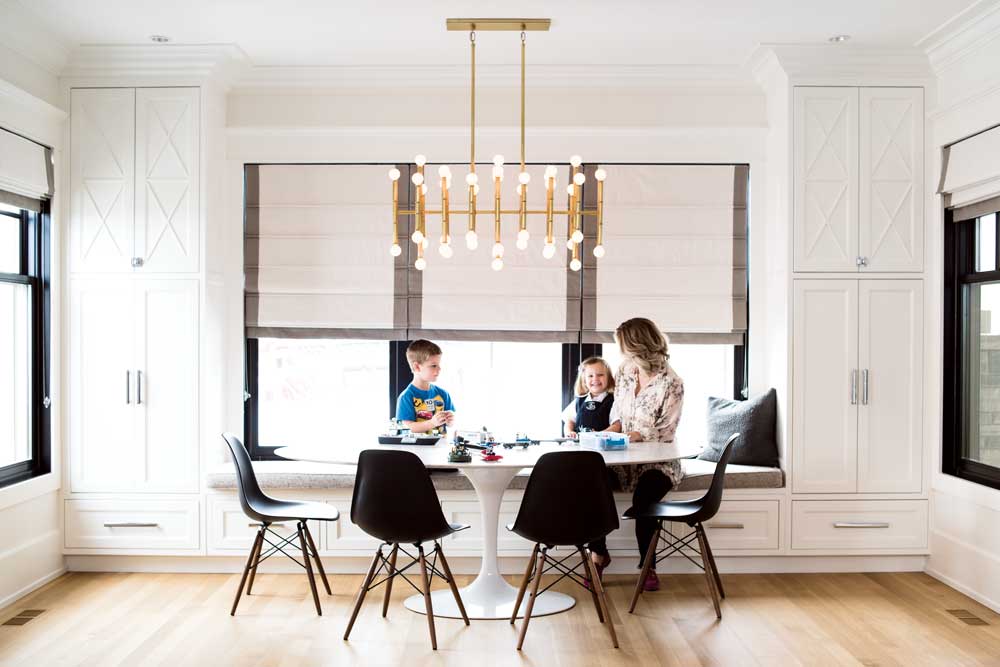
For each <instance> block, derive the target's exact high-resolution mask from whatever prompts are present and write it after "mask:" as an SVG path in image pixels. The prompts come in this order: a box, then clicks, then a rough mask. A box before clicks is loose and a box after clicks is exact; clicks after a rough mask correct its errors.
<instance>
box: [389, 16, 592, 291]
mask: <svg viewBox="0 0 1000 667" xmlns="http://www.w3.org/2000/svg"><path fill="white" fill-rule="evenodd" d="M550 23H551V21H550V20H549V19H448V22H447V24H448V30H462V31H465V30H468V31H469V44H470V47H471V50H472V77H471V79H472V84H471V123H470V126H471V141H470V149H469V152H470V155H469V173H468V174H466V176H465V183H466V185H467V188H468V202H469V203H468V208H466V209H464V210H457V209H452V208H451V207H450V203H449V202H450V197H449V191H450V189H451V177H452V175H451V169H450V168H449V167H448V166H447V165H442V166H441V167H440V168H439V169H438V177H439V179H440V187H441V208H440V209H436V210H431V209H428V208H427V203H426V198H427V182H426V178H425V176H424V167H425V165H426V164H427V158H426V157H424V156H423V155H417V156H416V157H415V158H414V159H413V161H414V163H415V164H416V165H417V171H416V173H414V174H413V176H412V179H411V180H412V182H413V185H414V186H415V187H416V197H415V199H414V205H413V208H412V209H400V208H399V177H400V172H399V169H396V168H392V169H390V170H389V179H390V180H391V181H392V246H391V247H390V249H389V252H390V254H392V256H393V257H397V256H399V255H400V254H401V253H402V251H403V250H402V248H401V247H400V245H399V216H401V215H412V216H414V218H415V220H416V225H415V230H414V232H413V235H412V236H411V237H410V240H412V241H413V243H415V244H416V246H417V259H416V261H415V262H414V267H415V268H416V269H417V270H419V271H423V270H424V268H426V266H427V260H426V259H425V258H424V250H425V249H426V248H427V246H428V245H429V241H428V238H427V215H428V214H430V215H440V216H441V241H440V245H439V247H438V251H439V252H440V254H441V256H442V257H444V258H445V259H447V258H449V257H451V256H452V255H453V254H454V251H453V249H452V246H451V215H452V214H460V215H468V217H469V228H468V231H467V232H466V233H465V243H466V247H468V249H469V250H475V249H476V248H477V247H478V245H479V239H478V235H477V233H476V217H477V216H479V215H483V216H486V215H490V214H492V216H493V250H492V256H493V261H492V262H491V264H490V265H491V266H492V268H493V270H494V271H499V270H501V269H502V268H503V255H504V247H503V243H502V242H501V240H500V223H501V217H502V216H504V215H517V216H518V232H517V247H518V249H519V250H524V249H526V248H527V247H528V240H529V238H530V234H529V233H528V216H531V215H544V216H545V245H544V246H543V247H542V255H543V256H544V257H545V258H546V259H551V258H552V257H553V256H555V253H556V247H555V238H554V236H553V234H554V231H553V218H554V217H555V216H557V215H565V216H566V248H567V249H568V250H569V251H570V263H569V267H570V269H572V270H573V271H579V270H580V268H581V266H582V262H581V261H580V252H581V243H582V242H583V216H591V217H596V218H597V244H596V245H595V246H594V251H593V252H594V257H597V258H601V257H603V256H604V179H605V178H606V177H607V173H606V172H605V171H604V169H597V170H596V171H595V172H594V178H595V180H596V181H597V206H596V207H595V208H592V209H587V208H585V207H584V205H583V199H582V186H583V184H584V183H585V182H586V180H587V179H586V176H585V175H584V173H583V168H582V164H583V160H582V159H581V158H580V156H579V155H574V156H572V157H571V158H570V160H569V162H570V166H571V168H572V170H571V174H570V181H569V183H568V184H567V185H566V194H567V204H566V210H556V208H555V205H554V201H555V190H556V174H557V170H556V167H555V166H554V165H548V166H547V167H545V172H544V179H545V202H546V203H545V209H544V210H530V209H528V203H527V202H528V184H529V183H530V182H531V175H530V174H529V173H528V172H527V170H526V169H525V160H524V154H525V153H524V81H525V65H524V63H525V60H524V53H525V33H527V31H529V30H544V31H547V30H548V29H549V25H550ZM477 30H489V31H496V30H499V31H508V32H517V31H520V33H521V165H520V167H521V169H520V172H519V173H518V176H517V180H518V185H517V194H518V197H519V201H520V205H519V206H518V208H516V209H502V208H501V206H500V193H501V184H502V182H503V179H504V169H503V165H504V159H503V156H502V155H496V156H494V157H493V208H491V209H480V208H478V207H477V197H478V195H479V176H478V175H477V174H476V31H477Z"/></svg>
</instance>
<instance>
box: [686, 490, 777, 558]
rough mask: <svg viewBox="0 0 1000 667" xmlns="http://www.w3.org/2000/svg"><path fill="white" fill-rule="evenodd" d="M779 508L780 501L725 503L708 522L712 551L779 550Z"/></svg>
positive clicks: (706, 528)
mask: <svg viewBox="0 0 1000 667" xmlns="http://www.w3.org/2000/svg"><path fill="white" fill-rule="evenodd" d="M779 505H780V503H779V502H778V501H777V500H739V501H736V500H731V501H726V502H723V503H722V506H721V507H720V508H719V513H718V514H716V515H715V516H714V517H713V518H712V519H711V520H710V521H708V522H707V523H705V533H706V534H707V535H708V543H709V544H710V545H711V546H712V550H713V551H722V550H724V549H777V548H778V526H779V520H778V519H779V513H780V508H779ZM685 527H686V526H685Z"/></svg>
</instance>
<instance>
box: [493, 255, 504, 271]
mask: <svg viewBox="0 0 1000 667" xmlns="http://www.w3.org/2000/svg"><path fill="white" fill-rule="evenodd" d="M490 267H491V268H492V269H493V270H494V271H499V270H500V269H502V268H503V260H502V259H500V258H499V257H494V258H493V261H492V262H490Z"/></svg>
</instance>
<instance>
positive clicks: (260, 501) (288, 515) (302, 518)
mask: <svg viewBox="0 0 1000 667" xmlns="http://www.w3.org/2000/svg"><path fill="white" fill-rule="evenodd" d="M222 437H223V438H224V439H225V441H226V444H227V445H229V451H230V452H232V454H233V462H234V463H235V464H236V479H237V486H236V488H237V489H238V490H239V495H240V506H241V507H243V513H244V514H246V515H247V516H248V517H250V518H251V519H253V520H254V521H257V522H259V524H260V530H258V531H257V537H256V538H255V539H254V542H253V546H252V547H251V548H250V557H249V558H247V564H246V567H244V568H243V577H242V578H241V579H240V587H239V590H237V591H236V599H235V600H233V609H232V611H230V612H229V614H230V616H235V615H236V606H237V605H238V604H239V603H240V596H242V595H243V585H244V584H246V583H247V575H249V577H250V583H249V584H247V595H250V591H251V590H252V589H253V580H254V577H255V576H256V575H257V566H258V565H260V564H261V563H262V562H264V561H265V560H267V559H268V558H270V557H271V556H273V555H274V554H276V553H278V552H281V553H282V554H284V555H285V556H287V557H288V558H291V559H292V560H293V561H295V562H296V563H298V564H299V566H300V567H303V568H305V571H306V574H307V575H308V576H309V588H310V589H311V590H312V597H313V603H314V604H315V605H316V613H317V614H319V615H320V616H322V615H323V609H322V607H320V604H319V593H318V592H317V591H316V578H315V577H314V576H313V570H312V564H311V563H310V557H311V558H313V559H315V560H316V568H317V569H318V570H319V574H320V577H322V578H323V586H324V587H325V588H326V593H327V595H331V594H332V591H331V590H330V582H329V581H327V579H326V571H324V570H323V562H322V561H321V560H320V559H319V552H318V551H316V543H315V542H313V538H312V534H311V533H310V532H309V526H308V524H307V523H306V522H307V521H336V520H337V519H338V518H339V517H340V513H339V512H337V508H335V507H332V506H330V505H327V504H326V503H317V502H298V501H292V500H278V499H276V498H271V497H270V496H268V495H267V494H265V493H264V492H263V491H261V489H260V484H258V483H257V476H256V475H255V474H254V471H253V464H252V463H251V462H250V455H249V454H247V450H246V447H244V446H243V443H242V442H241V441H240V439H239V438H238V437H236V436H235V435H233V434H232V433H223V434H222ZM283 521H295V522H296V524H297V525H296V531H295V535H289V536H288V537H285V536H283V535H281V534H280V533H277V532H275V531H274V530H273V529H272V528H271V526H272V525H274V524H276V523H279V522H283ZM268 534H270V535H271V537H273V538H274V539H275V541H274V542H272V541H271V539H269V538H268ZM296 537H298V541H299V547H300V548H301V550H302V562H301V563H300V562H299V560H298V559H297V558H296V557H295V556H294V555H292V554H290V553H288V552H287V551H285V547H286V546H288V545H290V544H291V543H292V540H294V539H295V538H296ZM264 542H267V544H268V545H269V549H268V550H267V551H266V552H264V553H262V551H263V548H262V547H263V544H264Z"/></svg>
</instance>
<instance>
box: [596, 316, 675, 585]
mask: <svg viewBox="0 0 1000 667" xmlns="http://www.w3.org/2000/svg"><path fill="white" fill-rule="evenodd" d="M615 341H616V342H617V343H618V347H619V349H620V350H621V353H622V363H621V366H620V368H619V369H618V373H617V374H616V375H615V404H614V407H613V409H612V413H611V421H612V423H611V427H610V428H609V430H614V431H622V432H625V433H628V435H629V441H630V442H631V443H642V442H670V441H672V440H673V439H674V434H675V433H676V432H677V424H678V423H679V422H680V420H681V409H682V408H683V407H684V381H683V380H681V378H680V377H679V376H678V375H677V373H675V372H674V369H673V368H671V367H670V363H669V359H670V354H669V353H668V351H667V339H666V337H665V336H664V335H663V334H662V333H660V330H659V328H658V327H657V326H656V324H654V323H653V322H651V321H650V320H647V319H646V318H643V317H635V318H632V319H630V320H626V321H625V322H622V323H621V324H620V325H619V326H618V329H617V330H616V331H615ZM640 446H641V445H640ZM609 470H610V472H611V473H612V475H613V477H615V478H617V482H618V484H619V485H620V486H621V489H622V490H623V491H631V492H632V505H633V507H644V506H646V505H650V504H652V503H655V502H659V501H660V500H662V499H663V496H665V495H667V492H668V491H670V489H671V488H673V487H674V486H676V485H677V484H678V483H679V482H680V481H681V477H682V476H683V473H682V472H681V466H680V463H678V462H677V461H667V462H665V463H652V464H642V465H636V466H610V467H609ZM655 534H656V522H655V521H652V520H641V519H640V520H637V521H636V522H635V538H636V542H637V543H638V546H639V553H640V554H645V553H646V550H647V548H648V546H649V541H650V540H652V539H653V537H654V536H655ZM590 546H591V550H592V551H593V552H594V562H595V563H597V564H598V565H600V566H601V568H600V569H601V570H603V569H604V567H606V566H607V564H608V563H609V562H611V557H610V556H609V555H607V548H606V546H605V545H603V544H592V545H590ZM595 547H596V548H595ZM643 587H644V588H645V590H647V591H655V590H658V589H659V587H660V583H659V579H658V578H657V576H656V572H654V571H652V570H650V574H649V576H648V577H647V578H646V580H645V581H644V582H643Z"/></svg>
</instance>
